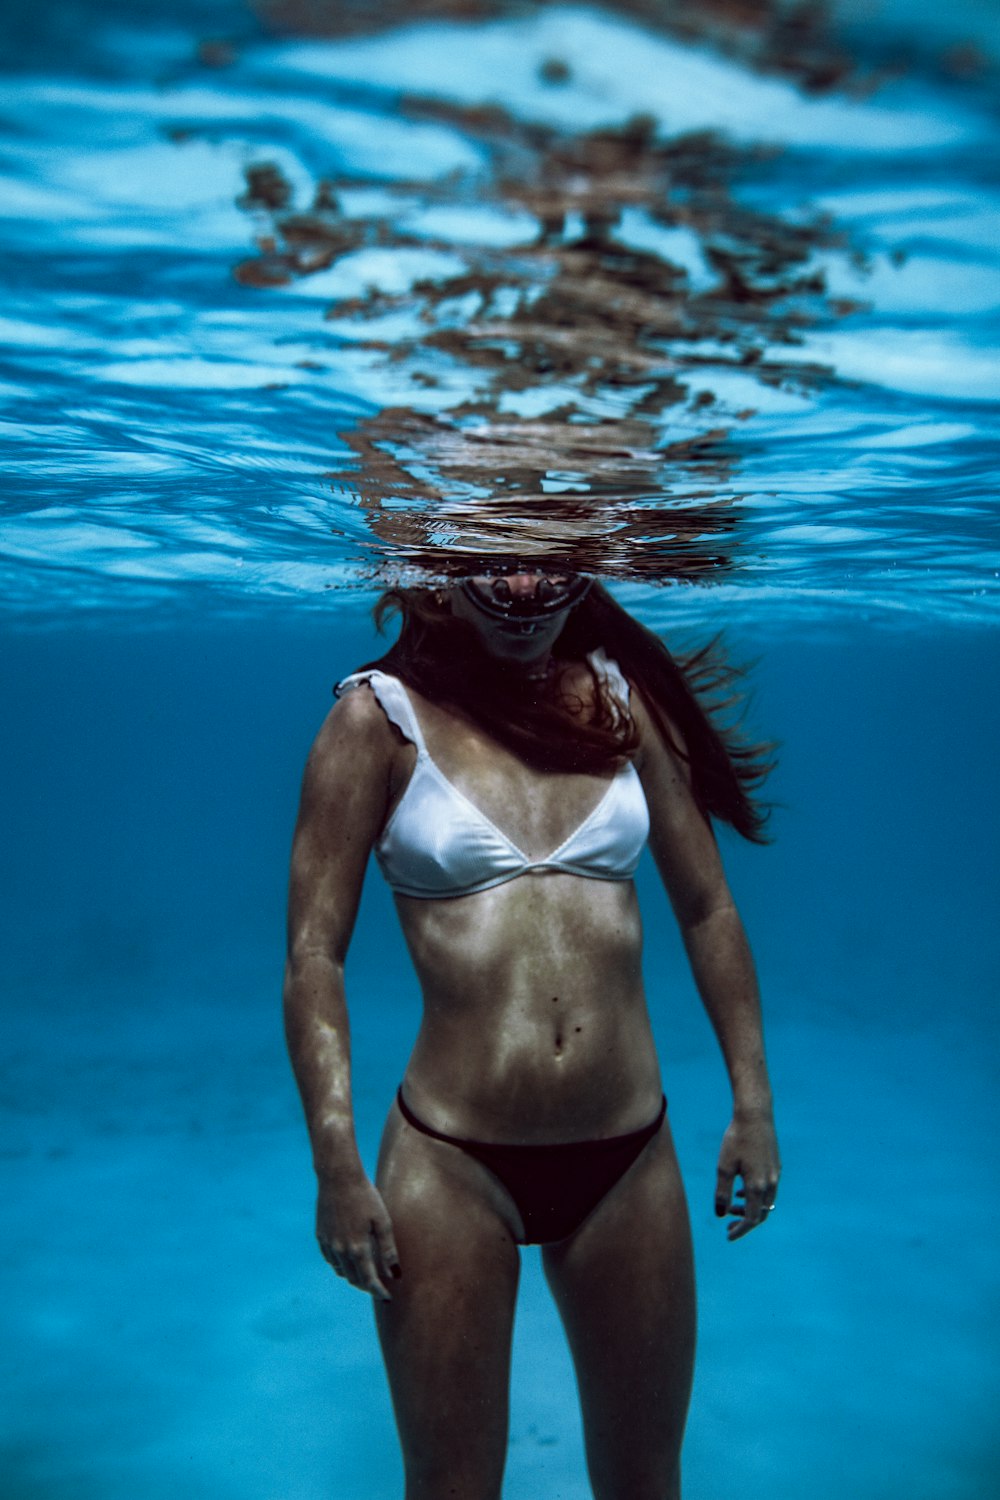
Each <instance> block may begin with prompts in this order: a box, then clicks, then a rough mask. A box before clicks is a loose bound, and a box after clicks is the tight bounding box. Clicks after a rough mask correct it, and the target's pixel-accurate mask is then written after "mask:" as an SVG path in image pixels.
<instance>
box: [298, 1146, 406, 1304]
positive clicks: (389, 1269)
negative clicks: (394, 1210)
mask: <svg viewBox="0 0 1000 1500" xmlns="http://www.w3.org/2000/svg"><path fill="white" fill-rule="evenodd" d="M316 1238H317V1240H318V1241H319V1248H320V1250H321V1251H322V1252H323V1256H324V1258H325V1259H326V1260H328V1261H329V1262H330V1264H331V1266H332V1267H333V1269H334V1270H335V1271H336V1273H337V1275H338V1276H343V1277H344V1278H345V1280H347V1281H349V1282H350V1283H351V1285H352V1286H356V1287H358V1288H360V1290H361V1291H363V1292H370V1293H371V1295H372V1296H373V1297H377V1298H379V1300H380V1301H382V1302H391V1300H392V1296H391V1293H390V1292H389V1287H388V1283H389V1281H391V1280H392V1279H393V1277H399V1276H402V1274H403V1272H402V1269H401V1267H400V1264H399V1256H398V1254H397V1252H396V1241H395V1239H394V1238H393V1233H392V1220H391V1219H390V1218H389V1214H388V1211H387V1209H386V1206H385V1204H384V1203H383V1201H382V1195H381V1193H380V1192H379V1191H378V1188H377V1187H376V1186H375V1184H374V1183H373V1182H371V1181H369V1179H368V1178H367V1177H366V1176H365V1175H364V1173H363V1172H362V1173H359V1174H358V1176H357V1177H352V1178H349V1179H347V1180H346V1181H345V1180H344V1179H343V1178H337V1179H336V1180H335V1181H334V1180H332V1179H329V1178H321V1179H320V1184H319V1198H318V1201H317V1204H316Z"/></svg>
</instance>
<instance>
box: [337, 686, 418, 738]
mask: <svg viewBox="0 0 1000 1500" xmlns="http://www.w3.org/2000/svg"><path fill="white" fill-rule="evenodd" d="M365 683H367V684H368V686H369V687H370V688H371V690H372V692H373V693H374V694H375V697H376V698H377V699H378V702H379V706H380V707H381V709H382V711H383V713H384V714H385V716H386V718H387V719H388V720H389V722H390V723H391V724H395V726H396V728H397V729H398V730H400V732H401V733H402V734H403V735H404V736H405V738H406V739H408V740H409V741H410V743H411V744H414V745H416V747H417V755H418V756H423V755H426V754H427V746H426V744H425V743H424V735H423V731H422V729H421V728H420V723H419V721H418V719H417V716H416V713H415V712H414V709H413V704H412V703H411V702H410V695H409V693H408V692H407V691H406V688H405V687H404V686H403V684H402V682H400V680H399V678H398V677H391V676H390V675H389V673H388V672H380V671H379V669H378V668H377V667H369V668H368V669H367V670H366V671H364V672H352V673H351V675H350V676H349V677H345V678H344V679H343V680H342V681H341V682H338V683H337V685H336V687H335V688H334V690H333V691H334V695H335V696H336V697H337V698H342V697H343V696H344V694H345V693H348V692H350V691H351V689H352V688H356V687H362V686H363V685H364V684H365Z"/></svg>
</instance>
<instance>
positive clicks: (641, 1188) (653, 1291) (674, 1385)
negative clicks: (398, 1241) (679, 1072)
mask: <svg viewBox="0 0 1000 1500" xmlns="http://www.w3.org/2000/svg"><path fill="white" fill-rule="evenodd" d="M543 1259H544V1264H545V1271H546V1275H547V1277H548V1280H549V1285H550V1286H551V1288H552V1291H553V1294H554V1296H555V1299H556V1302H557V1304H558V1307H559V1311H560V1314H561V1316H562V1319H563V1324H564V1326H565V1328H566V1333H567V1337H568V1339H569V1344H570V1348H571V1351H572V1354H573V1361H574V1364H575V1366H576V1372H577V1382H578V1385H579V1389H580V1402H581V1407H582V1411H583V1425H584V1435H585V1440H586V1447H587V1463H588V1468H589V1471H590V1479H591V1484H592V1486H593V1490H594V1495H595V1497H596V1500H626V1497H627V1500H676V1497H678V1496H679V1495H680V1449H681V1441H682V1439H683V1435H684V1423H685V1420H686V1417H687V1409H688V1401H689V1399H690V1394H691V1379H692V1374H693V1367H694V1343H695V1302H694V1270H693V1262H692V1254H691V1231H690V1226H689V1222H688V1213H687V1204H686V1201H685V1197H684V1188H683V1185H682V1183H681V1178H680V1173H679V1170H678V1167H677V1158H676V1155H675V1153H674V1147H673V1141H672V1139H671V1135H670V1130H669V1127H668V1125H667V1123H666V1122H664V1125H663V1129H662V1130H661V1131H660V1133H659V1134H658V1135H656V1136H655V1137H654V1138H653V1140H652V1141H651V1142H650V1143H649V1145H648V1146H647V1147H646V1148H645V1150H644V1151H643V1153H642V1155H641V1156H640V1157H639V1158H638V1159H637V1161H636V1162H635V1163H634V1164H633V1165H632V1166H631V1167H630V1168H629V1170H628V1172H627V1173H626V1174H625V1176H624V1177H623V1178H621V1179H620V1181H619V1182H617V1183H616V1184H615V1186H614V1187H613V1188H612V1189H611V1191H610V1192H609V1193H608V1195H607V1196H606V1197H605V1198H604V1199H602V1201H601V1202H600V1203H599V1204H598V1206H597V1208H596V1209H595V1210H594V1212H593V1213H592V1214H591V1215H590V1217H589V1218H588V1219H587V1220H586V1221H585V1222H584V1224H583V1225H582V1226H581V1228H580V1229H579V1230H577V1232H576V1233H575V1234H574V1235H572V1236H570V1237H569V1238H568V1239H566V1240H563V1241H562V1242H560V1243H559V1244H558V1245H549V1246H546V1247H545V1250H544V1252H543Z"/></svg>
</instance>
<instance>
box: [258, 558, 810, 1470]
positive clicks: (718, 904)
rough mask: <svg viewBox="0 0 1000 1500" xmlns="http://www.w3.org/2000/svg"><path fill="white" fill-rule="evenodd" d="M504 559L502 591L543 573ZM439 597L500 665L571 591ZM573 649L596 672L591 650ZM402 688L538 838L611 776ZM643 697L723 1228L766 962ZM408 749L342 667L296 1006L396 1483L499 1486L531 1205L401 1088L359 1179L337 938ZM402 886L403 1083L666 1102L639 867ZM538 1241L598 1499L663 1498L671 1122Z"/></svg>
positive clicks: (753, 1065) (526, 1112) (563, 1131)
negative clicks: (368, 1316)
mask: <svg viewBox="0 0 1000 1500" xmlns="http://www.w3.org/2000/svg"><path fill="white" fill-rule="evenodd" d="M508 582H509V583H510V585H511V588H512V590H513V591H515V592H516V591H518V590H522V589H523V590H528V589H534V587H535V583H536V578H535V576H534V575H531V574H516V575H512V576H511V578H510V579H509V580H508ZM451 598H452V608H453V610H454V612H455V613H456V614H459V615H462V616H463V617H464V618H468V619H470V620H471V621H472V623H473V624H474V625H475V626H476V628H477V630H478V631H479V633H480V638H481V641H482V643H483V645H484V646H485V648H486V649H487V650H488V651H490V652H491V653H492V654H493V655H494V656H495V657H497V658H498V659H500V660H502V661H503V662H505V663H506V664H508V665H509V666H510V668H511V670H515V671H524V672H528V673H534V672H538V671H541V670H543V669H544V668H545V666H546V663H547V662H548V660H549V653H550V650H551V647H552V645H553V643H554V641H555V639H556V638H557V636H558V634H559V632H560V630H561V629H562V626H563V624H564V623H565V619H566V614H565V613H562V614H559V615H556V616H555V617H553V618H552V619H551V620H550V621H549V622H548V623H547V624H546V625H545V626H544V627H543V628H541V629H540V630H539V631H537V632H535V633H534V634H531V635H527V634H522V633H520V632H516V631H514V630H512V629H511V628H510V627H509V626H507V625H504V624H502V623H499V622H496V621H493V620H491V619H490V618H489V617H488V616H485V615H481V614H480V613H479V611H477V610H476V609H475V608H474V606H473V605H472V604H471V603H470V602H469V601H468V600H467V599H466V598H465V597H464V596H462V595H461V594H460V593H459V592H458V591H453V593H452V596H451ZM569 671H570V673H571V681H572V684H573V685H575V686H578V687H579V688H580V690H581V693H582V694H584V695H585V694H586V691H587V684H588V682H589V673H588V672H587V671H586V669H585V668H584V667H583V666H582V665H577V666H575V667H570V668H569ZM567 685H569V684H567ZM410 696H411V700H412V702H413V704H414V707H415V709H416V713H417V716H418V718H419V721H420V723H421V726H422V727H423V730H424V734H425V737H426V740H427V745H428V749H429V751H430V754H431V756H432V757H433V758H434V760H435V761H436V762H437V764H438V766H439V767H440V768H441V770H442V771H443V772H444V774H445V775H446V776H447V777H448V778H449V779H450V780H451V781H452V782H454V784H455V785H456V786H457V787H458V788H459V789H460V790H461V791H463V792H464V793H465V794H466V795H467V796H468V797H469V798H471V800H472V801H473V802H475V803H476V805H477V806H478V807H480V808H481V809H482V810H483V811H484V812H485V813H486V814H487V815H488V816H489V817H490V818H491V819H492V820H493V821H494V822H495V823H497V824H498V825H499V826H500V827H501V828H502V829H503V830H504V832H506V833H507V834H508V835H509V836H510V837H511V838H512V839H513V840H514V842H515V843H516V844H517V845H518V846H519V847H520V848H521V849H522V850H524V851H525V852H526V853H527V854H528V855H529V856H531V857H534V858H543V857H544V856H545V855H546V854H548V853H550V852H551V851H552V849H554V848H555V847H557V846H558V845H559V844H560V843H561V841H562V840H563V839H564V838H565V837H566V836H567V834H568V833H570V832H571V831H572V830H573V829H575V828H576V827H577V826H578V825H579V823H580V822H582V820H583V819H584V817H586V815H587V814H588V813H589V811H590V810H591V808H592V807H593V806H594V805H595V803H596V802H597V801H598V799H599V798H600V796H601V795H602V794H603V792H604V790H605V789H606V781H605V780H603V779H602V778H600V777H596V776H591V775H575V774H566V773H553V774H545V773H542V772H540V771H537V770H534V769H533V768H531V767H529V766H527V765H525V764H524V763H523V762H522V761H521V760H520V759H519V758H518V757H517V756H516V755H515V754H513V753H512V752H510V751H508V750H507V749H505V748H503V747H502V746H500V745H498V744H497V743H496V742H495V741H493V740H491V739H490V738H489V737H488V736H487V735H486V734H484V733H483V732H482V731H481V730H479V729H478V728H477V727H476V726H475V725H474V724H473V723H471V722H470V721H468V720H466V719H465V718H463V717H460V716H459V715H458V714H457V713H455V712H453V711H451V710H449V709H445V708H442V707H441V706H439V705H437V704H435V703H432V702H430V701H429V700H427V699H425V698H423V697H421V696H420V695H418V694H416V693H411V695H410ZM631 707H632V711H633V714H634V716H635V718H636V720H637V723H638V726H639V730H640V734H641V748H640V753H639V757H638V760H637V767H638V770H639V774H640V777H641V779H642V784H643V788H644V791H645V795H646V799H647V802H648V805H649V812H650V820H651V833H650V843H651V847H652V851H653V854H654V856H655V858H656V862H657V865H658V868H659V871H660V875H661V877H662V879H663V883H664V886H665V888H666V891H667V894H668V896H669V898H670V901H671V904H672V906H673V909H674V913H675V915H676V918H677V921H678V923H679V924H680V929H681V932H682V935H683V938H684V942H685V945H686V949H687V953H688V956H689V959H690V962H691V966H692V971H693V974H694V977H695V981H696V983H697V986H698V989H699V992H700V994H701V997H702V999H703V1002H704V1004H705V1007H706V1010H707V1012H708V1014H709V1017H710V1019H711V1021H712V1023H713V1025H714V1027H715V1030H716V1033H717V1035H718V1038H719V1042H720V1045H721V1048H722V1053H723V1057H724V1059H725V1062H726V1066H727V1068H728V1071H729V1076H730V1080H731V1084H732V1091H733V1101H734V1108H733V1117H732V1121H731V1123H730V1124H729V1126H728V1128H727V1130H726V1132H725V1135H724V1138H723V1142H722V1149H721V1154H720V1158H719V1168H718V1177H717V1183H716V1195H715V1208H716V1212H717V1213H718V1214H719V1215H720V1216H723V1217H725V1216H728V1217H729V1224H728V1230H727V1232H728V1236H729V1238H730V1239H731V1240H736V1239H739V1238H740V1237H741V1236H742V1235H745V1234H747V1233H748V1232H749V1231H750V1230H751V1229H754V1228H756V1227H757V1226H758V1225H760V1224H762V1223H763V1222H764V1221H765V1219H766V1217H767V1214H768V1212H769V1208H770V1206H773V1204H774V1198H775V1191H776V1188H777V1181H778V1175H779V1170H780V1168H779V1161H778V1149H777V1142H776V1138H775V1133H774V1124H773V1118H772V1108H771V1092H770V1086H769V1083H768V1077H767V1069H766V1064H765V1060H764V1048H763V1041H762V1032H761V1021H760V1006H759V1002H758V996H757V986H756V981H755V977H754V971H753V964H752V960H751V957H750V951H749V947H748V945H747V941H746V937H745V935H744V931H743V927H742V924H741V922H740V919H739V916H738V914H737V912H736V909H735V906H734V905H733V900H732V897H731V895H730V892H729V889H728V886H727V884H726V879H725V876H724V874H723V870H722V865H721V862H720V859H719V854H718V850H717V847H716V842H715V838H714V836H713V833H712V829H711V826H710V824H709V823H708V822H707V821H706V819H705V818H704V817H703V816H702V815H701V814H700V812H699V811H698V809H697V807H696V806H695V803H694V800H693V798H692V795H691V791H690V785H689V779H688V775H687V772H686V768H685V765H684V762H683V761H682V760H680V759H679V758H678V757H677V756H676V755H675V754H674V753H672V751H671V750H670V749H669V747H668V746H667V745H666V744H665V743H664V741H663V739H662V738H661V736H660V735H659V733H658V732H657V731H656V729H655V728H654V726H653V724H652V722H651V720H650V718H649V715H648V713H647V711H646V708H645V706H644V705H643V704H642V703H641V701H639V698H638V695H637V694H636V693H633V694H632V703H631ZM415 757H416V752H415V749H414V747H413V746H412V745H411V744H409V743H408V742H407V741H405V740H404V739H403V738H402V736H401V735H400V734H399V732H398V731H397V730H396V729H394V728H393V726H392V725H391V724H390V723H389V721H388V720H387V719H386V716H385V714H384V713H383V711H382V710H381V708H380V707H379V705H378V703H377V701H376V699H375V697H374V694H373V693H372V691H371V689H370V688H368V687H360V688H357V689H355V690H354V691H352V692H350V693H348V694H346V695H345V697H344V698H343V699H342V700H340V701H339V702H338V703H337V705H336V706H335V707H334V708H333V710H332V711H331V713H330V714H329V716H328V718H327V720H326V722H325V723H324V725H323V727H322V728H321V730H320V732H319V735H318V736H317V739H316V742H315V744H314V746H313V749H312V752H311V754H310V756H309V761H308V764H307V767H306V774H305V780H304V785H303V793H302V804H301V810H300V814H299V822H298V826H297V828H296V833H295V841H294V849H293V857H292V878H291V897H290V911H289V958H288V967H287V972H286V981H285V1016H286V1028H287V1035H288V1043H289V1049H290V1053H291V1057H292V1063H293V1066H294V1069H295V1073H296V1077H297V1079H298V1083H299V1087H300V1089H301V1092H302V1097H303V1102H304V1105H305V1110H306V1117H307V1121H308V1124H309V1130H310V1137H311V1141H312V1147H313V1157H314V1163H315V1167H316V1171H317V1176H318V1180H319V1197H318V1206H317V1216H316V1233H317V1238H318V1240H319V1244H320V1247H321V1250H322V1253H323V1254H324V1256H325V1257H326V1259H327V1260H328V1261H329V1262H330V1264H331V1265H332V1266H333V1268H334V1270H335V1271H336V1272H337V1273H338V1275H341V1276H343V1277H344V1278H345V1279H346V1280H348V1281H349V1282H351V1284H352V1285H354V1286H356V1287H358V1288H360V1289H362V1290H364V1291H366V1292H368V1293H370V1294H371V1295H372V1297H373V1299H374V1301H375V1307H376V1316H377V1322H378V1329H379V1336H380V1339H381V1343H382V1350H383V1355H384V1358H385V1363H386V1368H387V1371H388V1375H389V1382H390V1387H391V1390H392V1396H393V1403H394V1407H395V1412H396V1420H397V1425H398V1428H399V1433H400V1439H401V1443H402V1448H403V1457H404V1464H405V1470H406V1500H446V1497H448V1500H456V1497H457V1500H497V1497H498V1496H499V1495H500V1487H501V1481H502V1475H503V1466H504V1457H505V1452H506V1445H507V1426H508V1383H509V1370H510V1349H511V1331H512V1325H513V1314H514V1302H515V1295H516V1290H517V1280H518V1270H519V1255H518V1248H517V1246H518V1243H519V1242H520V1241H521V1240H522V1239H523V1226H522V1224H521V1221H520V1216H519V1214H518V1212H517V1209H516V1207H515V1205H514V1203H513V1201H512V1200H511V1198H510V1196H509V1195H508V1193H507V1191H506V1189H505V1188H504V1187H503V1186H502V1184H501V1183H500V1182H499V1180H498V1179H497V1178H496V1177H494V1176H493V1174H492V1173H491V1172H489V1170H488V1169H487V1168H486V1167H485V1166H483V1165H482V1164H481V1163H480V1162H477V1161H476V1160H474V1159H473V1158H472V1157H470V1156H469V1155H467V1154H466V1153H465V1152H463V1151H462V1150H460V1149H459V1148H458V1147H455V1146H452V1145H449V1144H446V1143H444V1142H441V1141H436V1140H433V1139H431V1138H429V1137H428V1136H426V1135H423V1134H422V1133H421V1132H419V1131H417V1130H415V1129H414V1128H413V1127H412V1126H410V1125H409V1124H408V1123H407V1122H406V1121H405V1120H403V1118H402V1116H401V1115H400V1113H399V1111H398V1108H397V1107H396V1105H395V1104H394V1105H393V1106H392V1109H391V1110H390V1113H389V1118H388V1121H387V1123H386V1127H385V1132H384V1136H383V1140H382V1148H381V1152H380V1156H379V1162H378V1170H377V1174H376V1181H375V1183H372V1182H371V1181H370V1180H369V1178H368V1177H367V1175H366V1173H365V1170H364V1167H363V1166H362V1163H361V1160H360V1156H359V1154H358V1148H357V1144H356V1140H355V1135H354V1126H353V1118H352V1108H351V1092H350V1052H349V1042H348V1023H347V1012H346V1008H345V998H344V983H343V973H344V960H345V956H346V953H347V947H348V943H349V941H350V936H351V931H352V928H353V925H354V921H355V916H356V913H357V908H358V901H359V898H360V893H361V884H362V879H363V876H364V872H365V867H366V865H367V863H368V859H369V855H370V853H371V850H372V846H373V844H374V843H375V841H376V839H377V838H378V835H379V832H380V830H381V829H382V828H383V826H384V824H385V822H386V820H387V818H388V817H389V816H390V814H391V812H392V809H393V808H394V807H395V805H396V803H397V802H398V800H399V798H400V796H401V794H402V792H403V790H404V788H405V786H406V783H407V780H408V778H409V775H410V772H411V771H412V768H413V764H414V761H415ZM396 905H397V908H398V911H399V917H400V921H401V924H402V928H403V933H404V936H405V938H406V941H407V944H408V947H409V950H410V954H411V957H412V959H413V963H414V966H415V968H416V972H417V976H418V978H419V981H420V985H421V990H422V993H423V1000H424V1014H423V1020H422V1024H421V1028H420V1033H419V1035H418V1038H417V1042H416V1045H415V1048H414V1051H413V1054H412V1056H411V1058H410V1062H409V1065H408V1067H407V1070H406V1075H405V1078H404V1081H403V1089H404V1093H405V1095H406V1098H407V1102H408V1103H409V1104H410V1106H411V1107H412V1109H413V1110H414V1112H415V1113H416V1114H417V1115H418V1116H419V1117H420V1118H421V1119H422V1120H423V1121H424V1122H425V1123H426V1124H428V1125H430V1126H431V1127H433V1128H434V1129H436V1130H440V1131H443V1132H445V1133H447V1134H449V1135H454V1136H465V1137H469V1138H471V1139H476V1140H482V1141H501V1142H524V1143H548V1142H564V1141H574V1140H592V1139H596V1138H599V1137H601V1136H610V1135H618V1134H622V1133H624V1132H626V1131H630V1130H636V1129H639V1128H641V1127H642V1126H643V1125H645V1124H646V1123H647V1122H649V1121H650V1120H652V1119H653V1118H654V1117H655V1115H656V1113H657V1110H658V1107H659V1103H660V1096H661V1087H662V1086H661V1081H660V1073H659V1065H658V1062H657V1058H656V1053H655V1049H654V1045H653V1038H652V1032H651V1028H650V1021H649V1015H648V1011H647V1007H646V999H645V994H644V990H643V981H642V974H641V968H640V955H641V926H640V919H639V911H638V905H637V901H636V893H635V888H634V886H633V884H632V883H631V882H630V881H625V882H619V881H604V880H588V879H583V878H581V877H579V876H574V875H567V874H562V873H552V872H548V873H545V874H534V875H532V874H527V875H523V876H520V877H518V878H517V879H514V880H511V881H509V882H507V883H506V884H503V885H499V886H495V887H493V888H491V889H489V890H486V891H480V892H477V893H474V894H472V895H469V896H461V897H453V898H450V899H446V900H420V899H415V898H412V897H405V896H398V897H397V898H396ZM740 1179H741V1180H742V1184H743V1186H742V1188H741V1189H739V1190H738V1191H734V1189H735V1185H736V1183H737V1181H738V1180H740ZM542 1256H543V1264H544V1267H545V1273H546V1276H547V1278H548V1281H549V1284H550V1286H551V1288H552V1291H553V1294H554V1297H555V1300H556V1303H557V1306H558V1308H559V1311H560V1314H561V1316H562V1319H563V1323H564V1326H565V1328H566V1333H567V1337H568V1340H569V1345H570V1349H571V1352H572V1355H573V1360H574V1364H575V1367H576V1371H577V1379H578V1384H579V1389H580V1399H581V1404H582V1409H583V1419H584V1432H585V1439H586V1450H587V1463H588V1470H589V1474H590V1481H591V1486H592V1489H593V1493H594V1496H595V1497H596V1500H677V1497H679V1495H680V1447H681V1440H682V1437H683V1430H684V1422H685V1417H686V1413H687V1405H688V1398H689V1394H690V1386H691V1373H692V1366H693V1356H694V1322H695V1319H694V1281H693V1272H692V1262H691V1241H690V1230H689V1225H688V1217H687V1208H686V1204H685V1199H684V1190H683V1187H682V1185H681V1180H680V1175H679V1172H678V1168H677V1160H676V1156H675V1153H674V1147H673V1142H672V1139H671V1135H670V1129H669V1125H667V1124H666V1123H665V1124H664V1127H663V1129H662V1130H661V1131H660V1132H659V1133H658V1134H657V1135H656V1136H654V1137H653V1139H652V1140H651V1141H650V1142H649V1144H648V1145H647V1146H646V1147H645V1148H644V1150H643V1151H642V1153H641V1154H640V1156H639V1157H638V1159H637V1160H636V1161H635V1163H634V1164H633V1165H632V1166H631V1167H630V1168H629V1170H628V1171H627V1172H626V1173H625V1175H624V1176H623V1177H622V1178H621V1179H620V1180H619V1181H618V1183H617V1184H616V1185H615V1186H614V1187H613V1188H612V1189H611V1191H610V1192H609V1193H608V1194H607V1195H606V1197H605V1198H604V1199H602V1200H601V1202H600V1203H599V1204H598V1206H597V1208H596V1209H595V1210H594V1211H593V1212H592V1213H591V1214H590V1216H589V1217H588V1218H587V1219H586V1220H585V1221H584V1223H583V1224H582V1225H581V1227H580V1228H579V1229H577V1230H576V1231H575V1232H574V1233H573V1234H572V1235H570V1236H569V1237H568V1238H567V1239H565V1240H563V1241H561V1242H560V1243H558V1244H552V1245H546V1246H545V1247H544V1248H543V1251H542Z"/></svg>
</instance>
